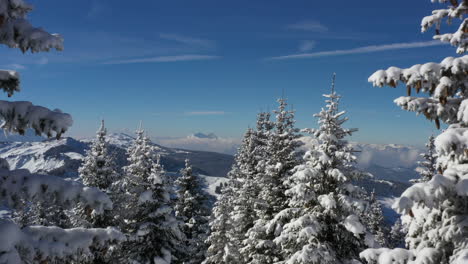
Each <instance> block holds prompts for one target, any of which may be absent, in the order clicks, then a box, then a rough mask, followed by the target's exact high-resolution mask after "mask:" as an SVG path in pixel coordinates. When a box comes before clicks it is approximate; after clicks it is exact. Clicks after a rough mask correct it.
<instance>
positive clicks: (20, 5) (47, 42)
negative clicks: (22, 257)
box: [0, 0, 63, 52]
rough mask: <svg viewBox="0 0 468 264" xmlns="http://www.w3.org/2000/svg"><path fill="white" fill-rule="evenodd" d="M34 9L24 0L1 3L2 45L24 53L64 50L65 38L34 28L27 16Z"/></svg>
mask: <svg viewBox="0 0 468 264" xmlns="http://www.w3.org/2000/svg"><path fill="white" fill-rule="evenodd" d="M31 10H32V7H31V6H30V5H28V4H26V3H25V2H24V1H23V0H3V1H0V43H1V44H5V45H7V46H9V47H10V48H19V49H20V50H21V51H22V52H26V51H28V50H30V51H31V52H40V51H49V50H50V49H56V50H63V38H62V37H61V36H60V35H58V34H50V33H48V32H46V31H45V30H43V29H42V28H36V27H34V26H32V25H31V24H30V23H29V21H28V20H26V15H27V13H28V12H29V11H31Z"/></svg>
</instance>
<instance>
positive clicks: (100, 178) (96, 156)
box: [78, 120, 118, 191]
mask: <svg viewBox="0 0 468 264" xmlns="http://www.w3.org/2000/svg"><path fill="white" fill-rule="evenodd" d="M106 136H107V129H106V128H105V126H104V120H101V126H100V127H99V129H98V131H97V132H96V139H95V140H94V141H93V143H92V144H91V147H90V149H89V150H88V151H86V156H85V159H84V161H83V164H82V165H81V167H80V168H79V169H78V172H79V175H80V178H81V180H82V181H83V183H84V184H85V185H87V186H93V187H97V188H99V189H101V190H103V191H107V190H109V189H110V187H111V185H112V183H113V182H115V181H116V180H118V177H117V172H116V167H115V166H116V165H115V162H114V160H113V157H112V155H111V154H110V153H109V144H108V143H107V141H106Z"/></svg>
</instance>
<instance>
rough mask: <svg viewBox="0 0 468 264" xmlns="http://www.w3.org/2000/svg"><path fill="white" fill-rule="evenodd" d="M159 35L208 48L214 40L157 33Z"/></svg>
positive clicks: (212, 44) (165, 38)
mask: <svg viewBox="0 0 468 264" xmlns="http://www.w3.org/2000/svg"><path fill="white" fill-rule="evenodd" d="M159 37H160V38H161V39H164V40H170V41H174V42H177V43H180V44H184V45H189V46H199V47H204V48H210V47H213V46H214V42H213V41H211V40H207V39H201V38H192V37H187V36H183V35H179V34H164V33H161V34H159Z"/></svg>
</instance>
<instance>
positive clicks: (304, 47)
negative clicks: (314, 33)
mask: <svg viewBox="0 0 468 264" xmlns="http://www.w3.org/2000/svg"><path fill="white" fill-rule="evenodd" d="M315 45H316V42H315V41H313V40H304V41H302V42H301V43H300V44H299V51H301V52H306V51H310V50H311V49H313V48H315Z"/></svg>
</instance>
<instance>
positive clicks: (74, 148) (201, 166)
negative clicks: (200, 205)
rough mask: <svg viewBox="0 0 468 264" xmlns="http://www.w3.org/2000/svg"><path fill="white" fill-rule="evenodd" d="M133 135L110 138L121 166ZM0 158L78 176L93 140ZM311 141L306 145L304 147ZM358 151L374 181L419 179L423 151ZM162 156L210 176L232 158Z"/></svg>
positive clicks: (22, 149) (46, 143) (9, 151)
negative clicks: (420, 157) (420, 155)
mask: <svg viewBox="0 0 468 264" xmlns="http://www.w3.org/2000/svg"><path fill="white" fill-rule="evenodd" d="M133 139H134V138H133V137H132V136H131V135H128V134H125V133H113V134H110V135H108V141H109V143H110V144H111V151H112V154H113V155H114V156H115V157H116V159H117V162H118V163H119V164H120V165H124V164H125V163H126V158H125V149H126V147H128V146H129V145H130V144H131V142H132V141H133ZM1 141H3V140H2V139H1V138H0V157H1V158H5V159H6V160H7V161H8V162H9V164H10V166H11V168H13V169H19V168H22V169H28V170H30V171H32V172H42V173H48V174H53V175H57V176H63V177H74V176H76V174H77V173H76V171H77V168H78V167H79V165H80V162H81V160H82V158H83V155H84V154H85V152H86V150H87V149H88V148H89V144H90V142H91V140H89V139H84V140H76V139H73V138H70V137H67V138H62V139H60V140H55V139H51V140H43V141H36V140H33V141H30V142H5V141H4V142H1ZM307 144H310V142H306V145H305V147H307ZM352 144H353V145H354V148H355V149H356V150H358V151H359V152H357V156H358V166H359V167H360V168H361V169H363V170H365V171H368V172H370V173H372V174H373V175H374V177H375V179H378V180H385V181H391V182H403V183H407V182H408V180H409V179H412V178H416V177H418V175H417V173H416V172H415V171H414V169H415V168H416V161H417V160H419V153H421V152H422V150H421V149H418V148H415V147H408V146H401V145H393V144H389V145H378V144H361V143H352ZM154 146H155V147H156V149H157V150H158V152H159V153H160V154H161V155H162V160H163V163H164V165H165V167H166V169H167V170H168V171H178V170H179V169H180V168H182V167H183V165H184V160H185V159H186V158H188V159H190V160H191V162H192V163H193V166H194V168H195V171H196V172H198V173H200V174H204V175H211V176H221V177H222V176H225V175H226V174H227V172H228V171H229V169H230V167H231V164H232V161H233V156H231V155H227V154H220V153H216V152H207V151H193V150H186V149H178V148H168V147H164V146H161V145H157V144H154Z"/></svg>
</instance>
